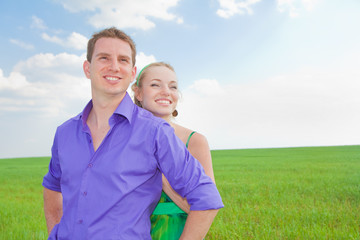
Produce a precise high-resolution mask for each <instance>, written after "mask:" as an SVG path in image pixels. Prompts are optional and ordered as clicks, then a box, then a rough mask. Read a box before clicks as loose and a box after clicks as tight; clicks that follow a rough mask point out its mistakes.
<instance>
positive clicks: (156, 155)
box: [43, 28, 223, 239]
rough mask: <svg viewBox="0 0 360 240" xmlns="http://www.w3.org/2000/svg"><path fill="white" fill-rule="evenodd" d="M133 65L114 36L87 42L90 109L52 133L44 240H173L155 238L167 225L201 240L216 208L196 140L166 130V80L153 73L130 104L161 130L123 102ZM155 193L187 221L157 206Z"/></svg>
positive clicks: (127, 45)
mask: <svg viewBox="0 0 360 240" xmlns="http://www.w3.org/2000/svg"><path fill="white" fill-rule="evenodd" d="M135 56H136V48H135V44H134V42H133V41H132V40H131V38H130V37H129V36H128V35H126V34H125V33H124V32H122V31H120V30H118V29H116V28H110V29H105V30H103V31H101V32H99V33H96V34H94V35H93V37H92V38H91V39H90V40H89V42H88V50H87V60H86V61H85V62H84V65H83V69H84V73H85V75H86V77H87V78H89V79H90V80H91V90H92V100H91V101H90V102H89V103H88V105H87V106H86V107H85V109H84V110H83V112H82V113H80V114H79V115H78V116H76V117H74V118H72V119H70V120H68V121H66V122H65V123H64V124H62V125H61V126H59V127H58V129H57V131H56V134H55V138H54V143H53V147H52V158H51V161H50V164H49V172H48V173H47V174H46V175H45V177H44V180H43V186H44V187H45V188H44V209H45V217H46V221H47V227H48V231H49V234H50V235H49V239H151V237H153V238H154V239H160V238H162V237H163V238H164V239H173V237H166V234H168V233H166V231H165V232H164V231H163V229H164V227H165V228H166V227H169V226H170V225H171V226H175V227H176V228H179V229H180V230H176V231H179V235H178V237H180V239H202V238H204V236H205V235H206V233H207V231H208V229H209V228H210V226H211V223H212V221H213V219H214V217H215V215H216V213H217V211H218V209H219V208H222V207H223V204H222V201H221V197H220V195H219V192H218V191H217V189H216V186H215V184H214V182H213V173H212V167H211V158H210V153H209V150H208V146H207V143H206V140H205V138H204V137H203V136H201V135H200V134H196V133H195V135H193V137H192V138H190V135H191V134H192V132H191V131H190V130H188V129H185V128H183V127H181V126H179V125H176V124H174V123H172V122H171V116H170V115H171V114H175V112H176V110H175V107H176V103H177V99H178V92H177V80H176V75H175V72H174V71H173V69H172V68H171V67H170V66H169V65H166V64H163V63H156V64H152V65H149V66H147V67H146V68H145V69H143V70H142V71H141V72H140V74H139V75H138V78H137V81H136V83H135V85H133V90H134V92H135V94H134V95H135V102H136V103H137V104H138V105H140V106H142V107H143V108H145V109H148V110H149V111H151V112H153V113H154V115H155V116H158V117H161V118H163V119H165V120H166V121H164V120H163V119H161V118H157V117H154V116H153V115H152V114H151V113H149V112H148V111H146V110H144V109H143V108H140V107H138V106H136V105H134V104H133V102H132V100H131V99H130V97H129V95H128V94H127V93H126V90H127V88H128V86H129V85H130V82H131V81H132V80H133V79H134V78H135V75H136V67H135ZM162 95H163V96H165V97H164V98H160V99H158V96H162ZM169 100H170V101H169ZM174 110H175V111H174ZM173 112H174V113H173ZM174 131H175V133H174ZM175 134H176V135H177V136H178V137H177V136H176V135H175ZM186 142H188V143H189V151H190V152H192V153H193V154H194V155H195V157H197V158H199V160H200V161H201V163H202V164H203V165H204V167H205V170H206V173H207V174H208V175H209V176H210V177H211V178H210V177H209V176H208V175H206V174H205V172H204V168H203V167H202V166H201V164H200V163H199V161H197V160H196V159H195V158H194V157H193V156H192V155H191V154H189V151H188V150H187V148H186V146H185V144H184V143H186ZM162 176H164V177H162ZM162 179H163V184H162ZM170 185H171V187H170ZM162 189H164V191H165V192H166V193H167V194H168V196H169V197H170V198H171V199H173V200H174V201H175V202H176V203H177V204H178V205H179V206H180V207H181V208H182V209H183V210H184V211H185V212H188V213H189V214H188V216H187V217H186V214H184V213H182V211H181V210H180V209H178V208H177V207H176V206H175V205H174V204H172V203H171V202H170V203H166V202H168V201H169V198H168V197H167V196H166V194H164V193H163V194H162ZM173 189H174V190H173ZM160 198H161V200H160V202H161V203H159V204H158V202H159V199H160ZM184 198H186V200H184ZM157 204H158V205H157ZM169 205H170V207H169ZM154 209H155V211H154ZM169 213H174V215H171V214H169ZM164 214H168V215H169V216H164ZM151 215H152V216H151ZM183 215H185V216H183ZM150 216H151V221H150ZM176 219H177V220H176ZM174 221H180V222H185V221H186V223H185V227H184V229H183V231H182V227H181V224H183V223H180V227H178V226H179V224H173V223H172V222H174ZM151 222H152V226H151ZM169 230H170V231H171V229H169ZM150 231H151V234H150ZM181 232H182V233H181ZM180 235H181V236H180ZM168 236H170V235H168ZM178 237H177V238H178Z"/></svg>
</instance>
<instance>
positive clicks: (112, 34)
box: [86, 27, 136, 66]
mask: <svg viewBox="0 0 360 240" xmlns="http://www.w3.org/2000/svg"><path fill="white" fill-rule="evenodd" d="M100 38H118V39H121V40H123V41H125V42H127V43H128V44H129V45H130V48H131V57H132V63H133V66H135V61H136V59H135V58H136V47H135V43H134V41H133V40H132V39H131V37H130V36H128V35H127V34H126V33H124V32H123V31H121V30H119V29H117V28H115V27H111V28H107V29H104V30H102V31H100V32H97V33H94V35H93V36H92V38H91V39H90V40H89V42H88V46H87V55H86V59H87V60H88V61H89V62H91V58H92V55H93V53H94V47H95V43H96V41H97V40H99V39H100Z"/></svg>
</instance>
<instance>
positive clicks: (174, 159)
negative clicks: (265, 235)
mask: <svg viewBox="0 0 360 240" xmlns="http://www.w3.org/2000/svg"><path fill="white" fill-rule="evenodd" d="M154 143H155V146H154V147H155V156H156V158H157V161H158V164H159V168H160V170H161V171H162V173H163V174H164V175H165V177H166V178H167V180H168V181H169V183H170V185H171V186H172V187H173V188H174V190H175V191H176V192H178V193H179V194H180V195H181V196H182V197H186V199H187V201H188V203H189V204H190V210H209V209H219V208H222V207H224V205H223V203H222V200H221V196H220V194H219V191H218V189H217V188H216V185H215V184H214V182H213V181H212V180H211V178H210V177H209V176H207V175H206V174H205V171H204V169H203V167H202V166H201V164H200V163H199V161H197V160H196V159H195V158H194V157H193V156H192V155H191V154H190V153H189V151H188V150H187V148H186V146H185V144H184V143H183V142H181V140H180V139H179V138H178V137H176V135H175V134H174V130H173V129H172V128H171V127H170V126H169V125H168V124H166V123H164V124H162V125H160V126H159V128H158V129H157V132H156V133H155V141H154Z"/></svg>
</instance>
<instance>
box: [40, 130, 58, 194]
mask: <svg viewBox="0 0 360 240" xmlns="http://www.w3.org/2000/svg"><path fill="white" fill-rule="evenodd" d="M60 179H61V168H60V162H59V157H58V130H57V131H56V133H55V138H54V143H53V146H52V148H51V160H50V164H49V171H48V172H47V174H46V175H45V176H44V178H43V182H42V185H43V186H44V187H45V188H47V189H50V190H53V191H57V192H61V186H60Z"/></svg>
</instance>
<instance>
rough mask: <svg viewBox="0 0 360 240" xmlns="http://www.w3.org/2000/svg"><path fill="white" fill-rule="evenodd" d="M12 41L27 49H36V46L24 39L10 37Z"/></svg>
mask: <svg viewBox="0 0 360 240" xmlns="http://www.w3.org/2000/svg"><path fill="white" fill-rule="evenodd" d="M10 42H11V43H12V44H15V45H17V46H19V47H21V48H23V49H26V50H33V49H34V46H33V45H32V44H29V43H25V42H23V41H20V40H17V39H10Z"/></svg>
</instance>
